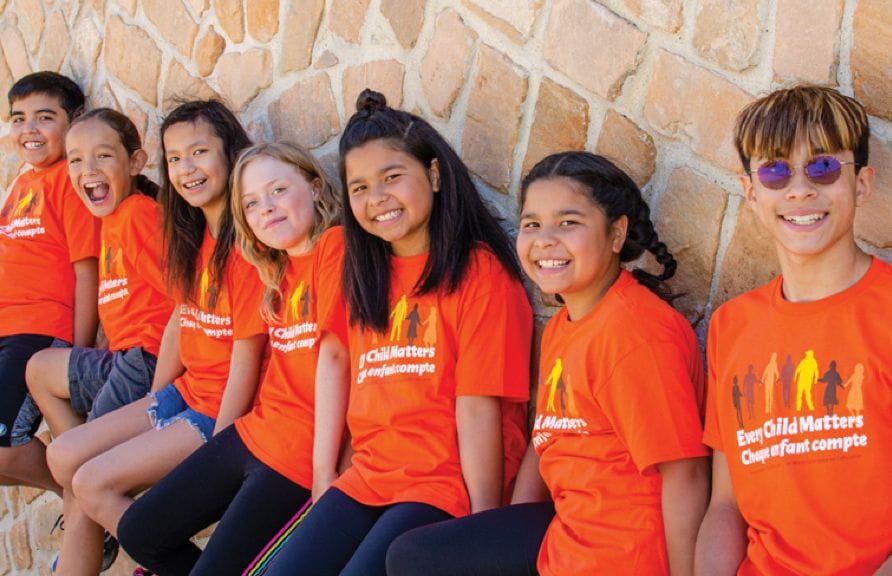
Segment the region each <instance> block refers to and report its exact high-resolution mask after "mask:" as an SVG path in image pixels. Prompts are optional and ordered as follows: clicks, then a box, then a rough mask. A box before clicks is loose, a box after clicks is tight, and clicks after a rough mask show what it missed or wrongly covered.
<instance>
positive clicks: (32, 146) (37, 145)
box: [25, 142, 43, 150]
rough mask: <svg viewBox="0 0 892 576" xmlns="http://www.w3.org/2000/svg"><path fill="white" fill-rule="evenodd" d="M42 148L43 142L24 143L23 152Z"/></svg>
mask: <svg viewBox="0 0 892 576" xmlns="http://www.w3.org/2000/svg"><path fill="white" fill-rule="evenodd" d="M42 147H43V142H25V150H37V149H38V148H42Z"/></svg>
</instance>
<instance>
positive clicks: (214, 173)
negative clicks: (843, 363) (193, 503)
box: [47, 101, 266, 575]
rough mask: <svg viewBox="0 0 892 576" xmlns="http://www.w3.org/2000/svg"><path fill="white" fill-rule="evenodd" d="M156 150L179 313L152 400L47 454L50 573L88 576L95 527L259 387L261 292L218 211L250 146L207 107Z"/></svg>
mask: <svg viewBox="0 0 892 576" xmlns="http://www.w3.org/2000/svg"><path fill="white" fill-rule="evenodd" d="M161 140H162V151H163V153H164V162H163V163H162V171H163V175H164V185H163V188H162V190H161V195H160V197H161V202H160V203H161V204H162V206H163V207H164V235H165V246H166V248H167V254H166V260H165V262H166V266H167V275H168V278H169V279H170V282H171V283H172V284H174V285H175V286H176V293H177V294H178V299H179V302H181V304H180V305H179V306H178V307H177V308H175V310H174V312H173V314H171V319H170V321H169V322H168V324H167V327H166V328H165V332H164V335H163V337H162V341H161V347H160V352H159V356H158V364H157V367H156V370H155V378H154V382H153V384H152V393H151V394H150V395H149V396H148V397H146V398H143V399H142V400H138V401H136V402H133V403H132V404H129V405H127V406H124V407H123V408H119V409H118V410H114V411H112V412H110V413H108V414H105V415H104V416H102V417H100V418H97V419H96V420H93V421H91V422H87V423H86V424H83V425H81V426H78V427H76V428H72V429H71V430H69V431H68V432H66V433H65V434H62V435H61V436H60V437H59V438H58V439H56V440H55V441H54V442H53V443H52V444H51V446H50V448H49V450H48V452H47V457H48V461H49V464H50V469H51V470H52V472H53V475H54V476H55V478H56V480H57V481H58V482H59V483H60V484H61V485H62V486H63V488H64V490H65V496H66V497H65V502H64V505H63V511H64V513H65V537H64V539H63V543H62V551H61V554H60V557H59V562H58V569H59V571H60V572H61V573H64V574H68V575H70V574H95V573H96V572H97V571H98V569H99V561H100V554H101V551H102V546H101V542H102V532H103V527H105V528H106V529H107V530H108V531H109V532H110V533H111V534H112V535H114V534H115V533H116V530H117V524H118V520H119V519H120V517H121V515H122V514H123V513H124V511H126V510H127V508H128V507H129V506H130V505H131V504H132V503H133V495H134V494H135V493H136V492H137V491H138V490H140V489H144V488H146V487H148V486H151V485H152V484H154V483H155V482H157V481H158V480H160V479H161V478H162V477H163V476H165V475H166V474H167V473H168V472H169V471H170V470H172V469H173V468H174V467H175V466H176V465H177V464H178V463H179V462H181V461H182V460H183V459H185V458H186V456H188V455H189V454H191V453H192V452H194V451H195V450H196V449H197V448H199V447H200V446H201V445H202V444H203V443H205V442H206V441H207V440H208V439H209V438H210V437H211V436H212V434H213V433H214V432H215V431H217V430H220V429H222V428H225V427H226V426H228V425H229V424H231V423H232V421H233V420H234V419H235V418H237V417H238V416H241V415H242V414H244V413H246V412H247V411H248V410H249V409H250V407H251V405H252V401H253V399H254V392H255V389H256V387H257V383H258V381H259V379H260V374H261V365H262V361H263V357H264V353H265V350H266V327H265V326H264V324H263V322H262V320H261V319H260V316H259V313H258V309H259V306H260V301H261V298H262V285H261V284H260V282H259V279H258V278H257V274H256V272H255V271H254V269H253V268H252V267H251V266H250V265H249V264H248V263H247V262H245V261H244V260H243V259H242V258H241V256H240V255H239V254H238V253H237V252H236V251H235V250H234V249H232V247H233V240H234V237H235V232H234V228H233V225H232V215H231V212H230V210H229V199H230V188H229V173H230V171H231V167H232V166H233V164H234V162H235V159H236V156H237V154H238V152H239V151H240V150H241V149H243V148H245V147H246V146H248V145H249V144H250V140H249V138H248V136H247V134H246V133H245V131H244V129H243V128H242V126H241V125H240V124H239V122H238V120H237V119H236V118H235V115H234V114H233V113H232V112H231V111H229V110H228V109H227V108H226V107H225V106H224V105H223V104H221V103H219V102H214V101H209V102H206V101H193V102H187V103H185V104H182V105H180V106H178V107H177V108H175V109H174V110H173V111H172V112H171V113H170V114H169V115H168V116H167V117H166V118H165V119H164V122H163V123H162V126H161ZM170 382H173V383H172V384H170Z"/></svg>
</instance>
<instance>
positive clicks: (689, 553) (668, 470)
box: [657, 457, 709, 576]
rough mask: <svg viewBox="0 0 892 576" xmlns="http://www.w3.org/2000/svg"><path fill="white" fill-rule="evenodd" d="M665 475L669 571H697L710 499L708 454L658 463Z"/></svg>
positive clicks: (688, 575) (664, 497) (664, 496)
mask: <svg viewBox="0 0 892 576" xmlns="http://www.w3.org/2000/svg"><path fill="white" fill-rule="evenodd" d="M657 468H658V469H659V471H660V476H661V478H662V484H663V489H662V508H663V526H664V531H665V534H666V550H667V553H668V556H669V571H670V573H671V574H672V575H673V576H679V575H684V576H690V575H691V574H693V573H694V547H695V545H696V542H697V532H698V530H699V529H700V523H701V522H702V520H703V515H704V513H705V512H706V506H707V502H708V501H709V463H708V461H707V459H706V458H705V457H702V458H687V459H684V460H675V461H672V462H664V463H661V464H659V465H657Z"/></svg>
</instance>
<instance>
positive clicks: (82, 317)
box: [72, 258, 99, 348]
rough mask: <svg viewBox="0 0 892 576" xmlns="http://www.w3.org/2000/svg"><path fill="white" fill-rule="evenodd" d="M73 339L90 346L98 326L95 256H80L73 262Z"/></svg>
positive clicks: (97, 271)
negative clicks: (80, 257)
mask: <svg viewBox="0 0 892 576" xmlns="http://www.w3.org/2000/svg"><path fill="white" fill-rule="evenodd" d="M72 267H73V268H74V341H73V342H72V343H73V344H74V345H75V346H83V347H86V348H90V347H92V346H93V344H94V343H95V342H96V330H97V329H98V328H99V310H98V308H97V299H98V296H99V265H98V260H97V259H96V258H82V259H80V260H78V261H76V262H74V264H72Z"/></svg>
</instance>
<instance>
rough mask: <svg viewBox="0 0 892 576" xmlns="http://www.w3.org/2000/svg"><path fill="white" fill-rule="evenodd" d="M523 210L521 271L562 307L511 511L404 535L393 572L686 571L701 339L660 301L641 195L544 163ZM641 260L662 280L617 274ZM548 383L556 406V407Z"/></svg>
mask: <svg viewBox="0 0 892 576" xmlns="http://www.w3.org/2000/svg"><path fill="white" fill-rule="evenodd" d="M521 202H522V213H521V216H520V232H519V235H518V238H517V253H518V256H519V257H520V262H521V265H522V266H523V269H524V271H525V272H526V273H527V275H528V276H529V277H530V278H531V279H532V280H533V281H534V282H535V283H536V284H537V285H538V286H539V288H540V289H541V290H542V291H543V292H545V293H548V294H554V295H556V296H557V297H558V298H559V299H560V301H561V302H562V303H563V304H564V307H563V308H562V309H561V310H560V311H559V312H557V314H555V315H554V317H553V318H552V319H551V320H550V322H549V323H548V325H547V326H546V328H545V331H544V333H543V336H542V345H541V354H540V360H539V391H538V395H537V400H538V401H537V413H536V417H535V420H534V426H533V434H532V442H531V443H530V446H529V449H528V450H527V454H526V456H525V458H524V461H523V464H522V465H521V470H520V473H519V474H518V478H517V485H516V487H515V490H514V495H513V498H512V505H511V506H508V507H505V508H501V509H497V510H490V511H486V512H483V513H481V514H474V515H472V516H469V517H466V518H461V519H457V520H450V521H447V522H442V523H439V524H435V525H431V526H425V527H421V528H417V529H415V530H412V531H409V532H407V533H406V534H404V535H402V536H401V537H400V538H398V539H396V540H395V541H394V543H393V544H392V545H391V546H390V549H389V550H388V555H387V573H388V575H390V576H407V575H421V574H423V575H424V576H434V575H446V574H448V575H450V576H457V575H471V574H474V575H487V574H492V575H495V574H498V575H507V574H516V575H518V576H520V575H528V574H535V573H538V574H542V575H543V576H545V575H547V576H554V575H557V574H560V575H562V576H567V575H570V576H573V575H583V574H586V575H587V574H668V573H670V572H671V573H672V574H690V573H692V570H693V555H694V542H695V540H696V536H697V529H698V527H699V524H700V520H701V518H702V517H703V512H704V510H705V507H706V502H707V497H708V492H709V480H708V464H707V460H706V458H705V457H706V455H707V454H708V451H707V449H706V448H705V447H704V446H703V444H702V443H701V441H700V439H701V436H702V423H701V415H702V412H701V407H702V405H703V396H704V394H703V390H704V377H703V369H702V366H701V361H700V351H699V348H698V346H697V340H696V338H695V337H694V333H693V331H692V330H691V327H690V326H689V325H688V323H687V321H686V320H685V319H684V318H683V317H682V316H681V315H680V314H679V313H678V312H676V311H675V310H673V309H672V307H671V306H670V305H669V304H668V303H667V301H666V300H667V299H668V298H669V296H670V292H669V290H668V288H667V287H666V285H665V281H666V280H668V279H669V278H670V277H671V276H672V275H673V274H674V272H675V268H676V263H675V259H674V258H673V257H672V255H671V254H670V253H669V250H668V249H667V248H666V245H665V244H663V243H662V242H660V240H659V238H658V236H657V233H656V232H655V231H654V226H653V223H652V222H651V219H650V209H649V208H648V206H647V204H646V203H645V201H644V200H643V198H642V196H641V191H640V190H639V189H638V187H637V186H636V185H635V183H634V182H633V181H632V180H631V179H630V178H629V176H628V175H626V174H625V173H624V172H622V171H621V170H620V169H618V168H617V167H616V166H614V165H613V164H612V163H610V162H609V161H608V160H606V159H605V158H603V157H600V156H596V155H594V154H590V153H587V152H564V153H560V154H554V155H552V156H549V157H547V158H545V159H543V160H542V161H540V162H539V163H538V164H536V166H535V167H533V169H532V171H531V172H530V173H529V174H528V175H527V176H526V178H525V179H524V181H523V184H522V188H521ZM644 251H648V252H650V253H651V254H653V256H654V257H655V258H656V260H657V262H658V263H660V264H661V265H662V266H663V272H662V273H661V274H652V273H649V272H646V271H644V270H641V269H636V270H633V271H627V270H625V269H624V268H623V266H622V265H621V263H622V262H628V261H632V260H635V259H636V258H638V257H639V256H641V255H642V254H643V253H644ZM550 380H551V381H554V382H555V383H556V384H555V385H556V386H557V388H558V389H560V390H561V391H562V395H561V396H562V398H561V401H560V402H554V401H552V402H548V400H547V398H548V395H549V388H551V387H552V382H550ZM564 393H565V394H566V396H567V398H568V399H572V402H570V401H568V402H564V401H563V396H564ZM537 571H538V572H537Z"/></svg>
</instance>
